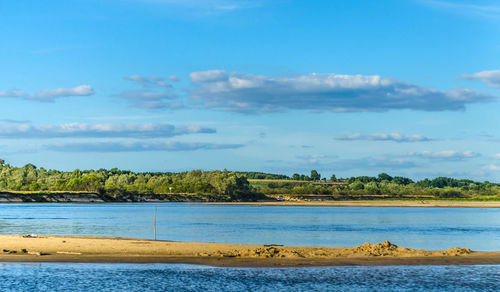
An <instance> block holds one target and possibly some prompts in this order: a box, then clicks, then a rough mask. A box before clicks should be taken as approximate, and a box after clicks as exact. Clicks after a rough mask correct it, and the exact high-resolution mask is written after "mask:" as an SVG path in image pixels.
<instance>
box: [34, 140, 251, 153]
mask: <svg viewBox="0 0 500 292" xmlns="http://www.w3.org/2000/svg"><path fill="white" fill-rule="evenodd" d="M243 146H244V145H242V144H213V143H185V142H172V141H166V142H95V143H67V144H56V145H45V146H44V149H46V150H50V151H57V152H145V151H172V152H178V151H195V150H222V149H236V148H241V147H243Z"/></svg>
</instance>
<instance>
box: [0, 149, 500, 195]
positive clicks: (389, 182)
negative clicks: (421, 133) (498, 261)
mask: <svg viewBox="0 0 500 292" xmlns="http://www.w3.org/2000/svg"><path fill="white" fill-rule="evenodd" d="M248 179H265V180H275V181H274V182H267V183H264V184H262V183H254V185H252V184H251V183H250V182H249V181H248ZM318 182H331V183H335V184H329V183H326V184H322V183H318ZM0 191H34V192H37V191H46V192H51V191H67V192H92V193H98V194H105V195H107V196H110V197H119V196H121V195H123V194H127V193H129V194H130V193H131V194H144V195H148V194H155V195H158V194H159V195H161V194H165V195H168V194H183V193H188V194H204V195H211V196H213V197H214V199H215V200H220V201H252V200H257V199H264V198H266V197H265V196H266V195H275V194H289V195H303V194H313V195H314V194H316V195H332V196H333V197H339V198H345V197H349V198H356V197H361V196H364V195H385V196H390V197H404V196H414V195H421V196H432V197H440V198H443V197H450V198H452V197H453V198H454V197H472V196H500V185H499V184H497V183H490V182H477V181H473V180H469V179H454V178H448V177H438V178H434V179H423V180H420V181H413V180H412V179H410V178H406V177H401V176H394V177H393V176H390V175H388V174H386V173H381V174H379V175H378V176H375V177H371V176H358V177H350V178H336V176H335V175H332V176H331V177H330V179H329V180H327V179H326V178H322V177H321V175H320V174H319V173H318V172H317V171H316V170H312V171H311V173H310V175H300V174H294V175H292V176H291V177H289V176H287V175H281V174H269V173H263V172H233V171H228V170H223V171H219V170H216V171H202V170H193V171H186V172H179V173H173V172H133V171H129V170H119V169H117V168H113V169H109V170H108V169H99V170H78V169H77V170H74V171H59V170H53V169H49V170H47V169H45V168H43V167H41V168H37V167H36V166H35V165H33V164H27V165H25V166H23V167H16V166H12V165H10V164H6V163H5V161H4V160H2V159H0Z"/></svg>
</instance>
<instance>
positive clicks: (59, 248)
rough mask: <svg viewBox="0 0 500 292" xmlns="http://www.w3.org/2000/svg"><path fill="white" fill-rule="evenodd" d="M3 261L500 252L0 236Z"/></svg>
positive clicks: (297, 261) (401, 258)
mask: <svg viewBox="0 0 500 292" xmlns="http://www.w3.org/2000/svg"><path fill="white" fill-rule="evenodd" d="M0 261H2V262H103V263H190V264H202V265H212V266H235V267H236V266H248V267H279V266H338V265H442V264H444V265H456V264H500V251H494V252H479V251H471V250H469V249H467V248H450V249H448V250H445V251H428V250H416V249H409V248H404V247H399V246H396V245H394V244H392V243H389V242H384V243H377V244H370V243H366V244H363V245H360V246H356V247H295V246H279V245H245V244H219V243H193V242H173V241H153V240H144V239H134V238H120V237H92V236H54V235H33V236H31V235H0Z"/></svg>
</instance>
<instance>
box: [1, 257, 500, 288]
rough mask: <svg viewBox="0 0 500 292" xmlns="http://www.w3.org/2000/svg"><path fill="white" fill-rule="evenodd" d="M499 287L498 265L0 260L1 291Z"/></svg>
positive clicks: (499, 269) (499, 268)
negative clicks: (281, 265)
mask: <svg viewBox="0 0 500 292" xmlns="http://www.w3.org/2000/svg"><path fill="white" fill-rule="evenodd" d="M332 290H335V291H500V266H384V267H322V268H268V269H264V268H216V267H203V266H195V265H167V264H151V265H137V264H74V263H65V264H60V263H42V264H34V263H33V264H26V263H23V264H19V263H13V264H11V263H9V264H3V265H0V291H129V292H132V291H332Z"/></svg>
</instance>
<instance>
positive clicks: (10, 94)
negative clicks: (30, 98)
mask: <svg viewBox="0 0 500 292" xmlns="http://www.w3.org/2000/svg"><path fill="white" fill-rule="evenodd" d="M27 95H28V94H27V93H26V92H24V91H22V90H9V91H0V97H26V96H27Z"/></svg>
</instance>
